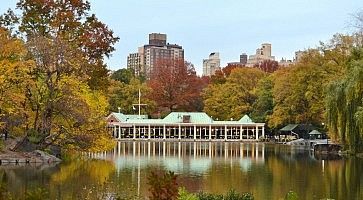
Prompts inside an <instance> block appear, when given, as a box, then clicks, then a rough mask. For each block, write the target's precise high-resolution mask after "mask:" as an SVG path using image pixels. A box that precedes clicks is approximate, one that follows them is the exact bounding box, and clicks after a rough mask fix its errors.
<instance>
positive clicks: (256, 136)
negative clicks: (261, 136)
mask: <svg viewBox="0 0 363 200" xmlns="http://www.w3.org/2000/svg"><path fill="white" fill-rule="evenodd" d="M256 140H258V126H256Z"/></svg>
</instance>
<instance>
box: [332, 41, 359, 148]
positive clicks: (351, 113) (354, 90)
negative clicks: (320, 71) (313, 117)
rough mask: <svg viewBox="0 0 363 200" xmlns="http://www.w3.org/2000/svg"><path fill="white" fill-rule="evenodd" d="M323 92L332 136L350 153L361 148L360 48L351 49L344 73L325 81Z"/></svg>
mask: <svg viewBox="0 0 363 200" xmlns="http://www.w3.org/2000/svg"><path fill="white" fill-rule="evenodd" d="M326 96H327V98H326V106H327V119H328V126H329V128H330V129H329V131H330V134H331V135H332V137H333V138H335V139H338V140H340V141H341V142H342V143H343V144H346V145H347V146H348V148H349V150H351V151H352V152H353V153H356V152H361V151H363V148H362V145H363V135H362V130H363V123H362V122H363V120H362V116H363V115H362V106H363V48H360V49H358V48H357V49H354V50H353V51H352V55H351V57H350V61H349V63H348V65H347V73H346V75H345V76H343V77H341V78H340V79H338V80H336V81H334V82H332V83H331V84H330V85H329V88H328V90H327V94H326Z"/></svg>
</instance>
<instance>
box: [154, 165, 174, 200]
mask: <svg viewBox="0 0 363 200" xmlns="http://www.w3.org/2000/svg"><path fill="white" fill-rule="evenodd" d="M176 179H177V176H176V175H175V174H174V172H171V171H169V172H163V171H161V172H155V171H151V173H150V174H149V176H148V184H149V187H150V188H149V191H150V197H149V199H150V200H173V199H177V198H178V183H177V182H176Z"/></svg>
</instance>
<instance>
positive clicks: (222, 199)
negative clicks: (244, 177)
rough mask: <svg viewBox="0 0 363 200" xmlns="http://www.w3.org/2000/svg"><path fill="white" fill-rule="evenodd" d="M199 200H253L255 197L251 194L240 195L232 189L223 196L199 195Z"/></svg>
mask: <svg viewBox="0 0 363 200" xmlns="http://www.w3.org/2000/svg"><path fill="white" fill-rule="evenodd" d="M197 196H198V199H199V200H253V199H254V197H253V195H252V194H251V193H242V194H240V193H238V192H236V191H235V190H233V189H231V190H229V191H228V192H227V194H225V195H221V194H209V193H203V192H201V193H198V195H197Z"/></svg>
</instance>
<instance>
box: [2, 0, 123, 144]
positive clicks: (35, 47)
mask: <svg viewBox="0 0 363 200" xmlns="http://www.w3.org/2000/svg"><path fill="white" fill-rule="evenodd" d="M17 9H18V10H20V12H21V15H20V16H15V15H14V12H12V11H8V12H7V14H5V15H3V16H2V17H1V18H0V20H1V22H0V23H1V24H2V25H7V26H8V29H11V28H14V27H17V31H15V33H16V34H17V35H20V34H23V35H24V36H25V37H24V40H25V43H26V45H25V46H26V48H27V50H28V51H27V52H26V53H27V55H26V58H27V59H29V60H32V61H33V63H34V66H33V67H31V68H29V69H28V73H27V75H29V79H28V82H27V84H25V85H24V86H22V89H23V91H24V92H23V95H24V96H25V101H24V103H23V104H22V105H23V107H24V109H25V111H26V112H24V113H25V114H24V119H25V121H24V122H23V123H22V124H24V125H25V127H26V128H25V131H24V132H25V133H26V135H25V137H24V138H23V140H22V142H25V141H28V140H29V141H31V142H33V143H35V144H36V145H37V147H38V148H41V149H43V148H46V147H47V146H48V145H52V144H61V145H62V147H64V148H66V149H82V150H101V149H106V148H109V147H111V145H112V142H110V139H111V137H110V134H108V133H107V131H106V130H105V128H104V127H105V123H104V116H105V115H106V114H107V112H106V109H107V107H108V104H107V99H106V97H105V95H104V94H103V91H107V87H108V81H109V76H108V70H107V69H106V65H105V64H104V63H103V58H104V57H105V56H106V57H108V56H110V54H111V52H112V51H113V50H114V47H113V44H114V43H115V42H117V40H118V38H117V37H115V36H114V35H113V32H112V31H111V30H109V28H108V27H107V26H106V25H105V24H103V23H102V22H101V21H99V20H98V19H97V18H96V16H95V15H89V10H90V4H89V3H88V2H87V1H84V0H65V1H63V0H49V1H48V0H40V1H35V0H20V1H19V2H18V3H17ZM15 76H16V75H15ZM18 120H19V118H18V117H17V118H15V119H13V121H18ZM21 144H22V143H19V144H18V145H17V146H18V147H19V146H21Z"/></svg>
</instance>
